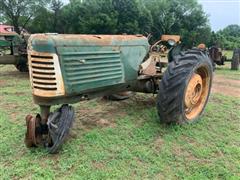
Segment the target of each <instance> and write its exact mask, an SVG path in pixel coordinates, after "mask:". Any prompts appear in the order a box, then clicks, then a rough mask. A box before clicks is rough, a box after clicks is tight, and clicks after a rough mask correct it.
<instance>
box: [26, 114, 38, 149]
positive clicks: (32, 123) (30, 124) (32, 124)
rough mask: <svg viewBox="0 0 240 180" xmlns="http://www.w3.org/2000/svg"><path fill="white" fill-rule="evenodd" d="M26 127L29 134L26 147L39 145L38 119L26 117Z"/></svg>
mask: <svg viewBox="0 0 240 180" xmlns="http://www.w3.org/2000/svg"><path fill="white" fill-rule="evenodd" d="M26 126H27V132H26V134H25V141H24V142H25V145H26V146H27V147H28V148H30V147H34V146H36V145H37V141H36V136H35V134H36V132H35V130H36V118H34V117H32V116H31V115H27V117H26Z"/></svg>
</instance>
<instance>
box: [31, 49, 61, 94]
mask: <svg viewBox="0 0 240 180" xmlns="http://www.w3.org/2000/svg"><path fill="white" fill-rule="evenodd" d="M30 58H31V60H30V71H31V74H30V75H31V82H32V88H33V93H34V95H38V96H45V97H51V96H58V95H63V94H64V88H63V87H64V86H63V80H62V75H61V71H60V66H59V61H58V57H57V56H56V55H55V56H54V55H49V54H48V55H44V54H42V53H41V54H40V55H39V54H38V55H33V54H31V55H30Z"/></svg>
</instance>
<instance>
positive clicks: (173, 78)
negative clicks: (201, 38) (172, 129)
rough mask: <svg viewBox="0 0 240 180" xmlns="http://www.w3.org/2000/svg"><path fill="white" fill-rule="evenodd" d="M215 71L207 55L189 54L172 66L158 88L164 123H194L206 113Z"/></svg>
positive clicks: (158, 103) (193, 50)
mask: <svg viewBox="0 0 240 180" xmlns="http://www.w3.org/2000/svg"><path fill="white" fill-rule="evenodd" d="M212 72H213V67H212V63H211V60H210V59H209V57H208V56H207V54H206V53H205V52H204V51H201V50H199V49H192V50H188V51H186V52H185V53H181V54H179V55H178V56H175V58H174V60H173V61H172V62H170V63H169V65H168V68H167V70H166V71H165V73H164V76H163V79H162V81H161V82H160V85H159V92H158V97H157V110H158V114H159V117H160V121H161V122H163V123H177V124H184V123H192V122H195V121H197V120H198V119H199V117H200V116H201V114H202V112H203V111H204V109H205V106H206V103H207V101H208V98H209V94H210V90H211V85H212Z"/></svg>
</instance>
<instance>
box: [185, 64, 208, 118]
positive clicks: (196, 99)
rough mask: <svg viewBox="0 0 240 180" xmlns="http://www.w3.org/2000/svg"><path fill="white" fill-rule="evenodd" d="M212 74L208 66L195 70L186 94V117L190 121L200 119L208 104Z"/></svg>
mask: <svg viewBox="0 0 240 180" xmlns="http://www.w3.org/2000/svg"><path fill="white" fill-rule="evenodd" d="M210 80H211V79H210V73H209V70H208V68H207V67H206V66H201V67H199V68H197V69H196V70H195V72H194V73H193V74H192V76H191V78H190V80H189V81H188V84H187V87H186V90H185V94H184V107H185V108H184V109H185V116H186V118H187V120H188V121H192V120H194V119H195V118H196V117H198V116H199V115H200V114H201V113H202V111H203V109H204V107H205V104H206V101H207V99H208V96H209V91H210Z"/></svg>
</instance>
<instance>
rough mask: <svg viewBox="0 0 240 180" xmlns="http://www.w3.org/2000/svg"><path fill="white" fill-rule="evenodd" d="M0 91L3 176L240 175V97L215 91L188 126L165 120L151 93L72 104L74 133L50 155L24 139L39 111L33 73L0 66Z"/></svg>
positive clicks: (149, 176) (1, 171)
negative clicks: (29, 117)
mask: <svg viewBox="0 0 240 180" xmlns="http://www.w3.org/2000/svg"><path fill="white" fill-rule="evenodd" d="M217 74H224V75H227V76H230V77H234V76H238V75H239V74H238V73H237V74H236V72H235V74H234V73H232V72H231V71H230V70H227V69H224V70H220V71H217ZM0 88H1V89H0V98H1V101H0V136H1V138H0V177H1V179H179V178H181V179H240V178H239V177H240V148H239V147H240V125H239V122H240V112H239V108H240V99H237V98H235V97H230V96H223V95H220V94H213V95H211V98H210V102H209V104H208V105H207V108H206V111H205V113H204V115H203V117H202V118H201V120H200V121H199V122H198V123H195V124H192V125H186V126H165V125H162V124H159V121H158V116H157V113H156V109H155V102H154V98H153V97H152V95H148V96H144V95H142V94H139V95H137V97H135V98H132V99H131V100H127V101H124V102H121V103H119V102H105V101H102V100H100V99H98V100H92V101H88V102H81V103H78V104H76V105H74V106H75V109H76V112H77V118H76V120H75V123H74V127H73V130H72V132H71V136H70V138H69V139H68V141H67V142H66V143H65V144H64V146H63V149H62V150H61V151H60V153H59V154H57V155H49V154H48V153H47V152H46V151H45V150H44V149H42V148H38V149H31V150H29V149H27V148H26V147H25V146H24V144H23V138H24V134H25V120H24V118H25V116H26V115H27V114H29V113H31V114H36V113H38V110H39V109H38V106H36V105H34V103H33V101H32V97H31V90H30V86H29V81H28V77H27V75H24V74H20V73H18V72H17V71H15V69H14V67H12V66H0ZM99 119H104V120H105V121H107V122H108V123H107V125H103V124H101V123H99Z"/></svg>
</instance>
